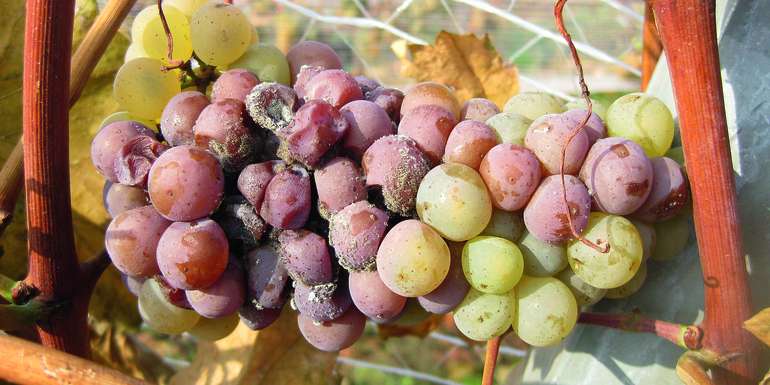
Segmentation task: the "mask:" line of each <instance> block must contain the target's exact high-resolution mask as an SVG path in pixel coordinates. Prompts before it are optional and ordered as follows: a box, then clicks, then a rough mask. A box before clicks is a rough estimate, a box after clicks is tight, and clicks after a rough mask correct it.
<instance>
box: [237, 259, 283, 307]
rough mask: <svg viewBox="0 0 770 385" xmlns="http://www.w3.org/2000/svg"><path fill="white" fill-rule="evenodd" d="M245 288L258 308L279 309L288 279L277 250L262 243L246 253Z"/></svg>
mask: <svg viewBox="0 0 770 385" xmlns="http://www.w3.org/2000/svg"><path fill="white" fill-rule="evenodd" d="M246 271H247V273H248V276H247V277H248V281H247V282H246V283H247V288H248V294H249V298H251V303H252V305H253V306H255V307H257V308H258V309H262V308H273V309H280V308H281V307H282V306H283V304H284V303H285V302H286V293H287V291H286V287H287V282H288V280H289V276H288V273H287V272H286V267H285V266H284V265H283V262H282V261H281V258H280V256H279V254H278V251H276V250H275V248H273V247H272V246H270V245H262V246H260V247H257V248H256V249H254V250H251V251H250V252H249V253H248V254H246Z"/></svg>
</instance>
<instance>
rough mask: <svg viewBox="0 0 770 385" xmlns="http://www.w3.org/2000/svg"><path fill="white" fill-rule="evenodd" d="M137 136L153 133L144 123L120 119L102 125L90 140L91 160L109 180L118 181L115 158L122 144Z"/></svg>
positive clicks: (150, 135)
mask: <svg viewBox="0 0 770 385" xmlns="http://www.w3.org/2000/svg"><path fill="white" fill-rule="evenodd" d="M139 136H147V137H154V136H155V133H154V132H152V130H150V129H149V128H147V127H145V126H144V125H142V124H140V123H138V122H135V121H131V120H121V121H117V122H112V123H110V124H108V125H106V126H104V127H102V128H101V129H100V130H99V132H98V133H96V136H94V140H92V141H91V161H92V162H93V164H94V167H96V171H98V172H99V174H101V175H102V176H103V177H105V178H106V179H107V180H108V181H110V182H118V176H117V173H116V171H115V164H116V160H117V159H118V154H119V152H120V150H121V149H122V148H123V146H124V145H125V144H126V143H128V142H129V141H130V140H131V139H134V138H136V137H139Z"/></svg>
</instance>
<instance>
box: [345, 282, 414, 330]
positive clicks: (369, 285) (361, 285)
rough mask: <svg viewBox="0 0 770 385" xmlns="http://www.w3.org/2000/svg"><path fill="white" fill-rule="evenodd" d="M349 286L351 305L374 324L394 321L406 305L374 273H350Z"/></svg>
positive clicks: (404, 299) (404, 301) (400, 297)
mask: <svg viewBox="0 0 770 385" xmlns="http://www.w3.org/2000/svg"><path fill="white" fill-rule="evenodd" d="M349 286H350V297H351V298H352V299H353V304H355V305H356V308H357V309H358V310H360V311H361V313H364V315H365V316H367V317H369V318H371V319H372V320H374V322H377V323H384V322H388V321H391V320H393V319H395V318H396V317H398V316H399V315H400V314H401V311H402V310H403V309H404V306H405V305H406V298H404V297H402V296H400V295H398V294H396V293H394V292H392V291H390V289H388V287H387V286H385V284H384V283H383V282H382V279H380V275H379V274H378V273H377V272H376V271H360V272H355V273H351V274H350V280H349Z"/></svg>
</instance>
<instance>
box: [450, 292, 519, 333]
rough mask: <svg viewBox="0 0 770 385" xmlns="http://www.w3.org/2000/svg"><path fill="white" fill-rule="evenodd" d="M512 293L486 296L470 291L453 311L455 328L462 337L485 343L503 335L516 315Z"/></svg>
mask: <svg viewBox="0 0 770 385" xmlns="http://www.w3.org/2000/svg"><path fill="white" fill-rule="evenodd" d="M514 291H515V290H511V291H510V292H507V293H503V294H488V293H482V292H480V291H478V290H475V289H471V290H470V291H469V292H468V295H466V296H465V299H463V301H462V302H461V303H460V304H459V305H457V308H456V309H455V311H454V314H453V317H454V321H455V326H457V329H458V330H460V332H461V333H463V335H465V336H466V337H468V338H470V339H472V340H476V341H487V340H490V339H492V338H494V337H497V336H499V335H501V334H503V333H504V332H505V331H506V330H508V328H509V327H511V320H512V319H513V317H514V315H515V313H516V299H515V293H514Z"/></svg>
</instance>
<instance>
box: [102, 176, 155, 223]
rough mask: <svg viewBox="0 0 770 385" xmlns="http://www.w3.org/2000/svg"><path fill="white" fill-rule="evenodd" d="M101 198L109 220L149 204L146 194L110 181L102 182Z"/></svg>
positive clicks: (137, 189)
mask: <svg viewBox="0 0 770 385" xmlns="http://www.w3.org/2000/svg"><path fill="white" fill-rule="evenodd" d="M102 197H103V201H104V208H105V209H106V210H107V213H108V214H110V217H111V218H115V217H116V216H118V214H120V213H122V212H124V211H128V210H131V209H135V208H137V207H142V206H147V205H148V204H150V202H148V201H147V193H145V192H144V190H142V189H140V188H138V187H131V186H124V185H122V184H118V183H112V182H110V181H105V182H104V189H103V194H102Z"/></svg>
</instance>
